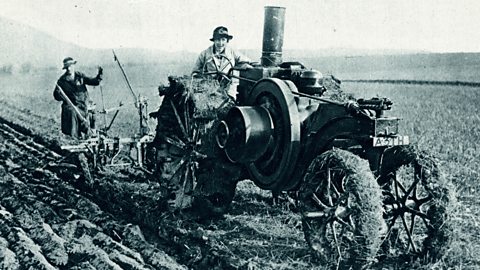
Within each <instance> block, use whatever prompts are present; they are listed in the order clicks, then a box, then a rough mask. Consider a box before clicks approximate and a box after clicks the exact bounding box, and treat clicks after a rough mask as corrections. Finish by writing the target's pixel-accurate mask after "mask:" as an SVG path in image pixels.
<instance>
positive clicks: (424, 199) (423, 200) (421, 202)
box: [415, 194, 433, 207]
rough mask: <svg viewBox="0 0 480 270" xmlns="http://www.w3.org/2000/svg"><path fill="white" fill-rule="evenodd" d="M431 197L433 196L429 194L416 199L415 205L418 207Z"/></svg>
mask: <svg viewBox="0 0 480 270" xmlns="http://www.w3.org/2000/svg"><path fill="white" fill-rule="evenodd" d="M432 199H433V196H432V195H431V194H429V195H428V196H427V197H425V198H422V199H417V200H416V201H415V202H416V203H417V207H420V206H421V205H422V204H424V203H427V202H429V201H430V200H432Z"/></svg>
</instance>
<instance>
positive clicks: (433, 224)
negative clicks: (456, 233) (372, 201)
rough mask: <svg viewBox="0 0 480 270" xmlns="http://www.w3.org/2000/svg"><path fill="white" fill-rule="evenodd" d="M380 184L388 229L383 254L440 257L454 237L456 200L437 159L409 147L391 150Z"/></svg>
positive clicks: (387, 153)
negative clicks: (451, 216)
mask: <svg viewBox="0 0 480 270" xmlns="http://www.w3.org/2000/svg"><path fill="white" fill-rule="evenodd" d="M378 183H379V185H380V186H382V191H383V195H384V199H383V205H384V211H385V213H384V218H385V221H386V223H387V228H388V231H387V233H386V235H385V236H384V239H383V244H382V252H383V254H381V255H382V256H383V257H384V258H394V257H400V256H405V255H412V254H413V255H414V256H420V257H424V258H428V259H429V260H435V259H438V258H440V257H441V255H442V253H443V251H444V250H445V249H446V247H448V243H449V240H450V237H451V235H452V226H451V224H449V216H450V215H451V214H452V211H453V209H454V207H455V205H456V198H455V196H454V194H453V188H452V185H451V183H449V182H448V181H447V179H446V178H445V177H444V176H443V175H442V174H441V172H440V169H439V166H438V164H437V162H436V161H435V159H433V158H432V157H431V156H429V155H427V154H426V153H422V152H420V151H417V150H415V149H414V148H413V147H409V146H396V147H392V148H389V149H387V150H386V151H385V152H384V154H383V157H382V161H381V165H380V170H379V175H378ZM382 256H381V257H382Z"/></svg>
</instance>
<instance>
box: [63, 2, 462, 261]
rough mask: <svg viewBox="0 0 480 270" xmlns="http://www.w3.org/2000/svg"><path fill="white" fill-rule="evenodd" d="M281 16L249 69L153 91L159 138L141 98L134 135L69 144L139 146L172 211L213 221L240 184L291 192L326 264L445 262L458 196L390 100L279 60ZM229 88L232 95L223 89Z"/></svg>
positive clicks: (99, 148)
mask: <svg viewBox="0 0 480 270" xmlns="http://www.w3.org/2000/svg"><path fill="white" fill-rule="evenodd" d="M284 22H285V8H283V7H265V19H264V28H263V47H262V56H261V60H260V62H259V63H254V64H253V67H252V68H248V69H244V68H237V67H234V66H231V67H230V68H229V70H228V72H224V71H221V70H217V71H215V72H209V73H207V74H202V75H203V76H201V78H194V77H191V76H184V77H173V76H171V77H169V84H168V85H166V86H163V85H162V86H160V87H159V89H158V90H159V95H160V96H163V102H162V105H161V106H160V108H159V110H158V111H157V112H153V113H151V114H150V116H151V117H155V118H157V120H158V125H157V128H156V130H155V133H154V134H151V133H150V132H146V130H145V128H144V127H145V125H144V124H142V123H144V122H146V112H145V109H144V108H146V104H145V106H140V105H142V104H143V103H139V101H138V100H137V101H136V102H137V103H139V105H138V106H137V108H138V109H139V116H140V123H141V124H140V131H139V134H138V136H137V135H136V136H135V137H132V138H125V139H123V140H122V139H118V138H117V139H112V138H108V137H106V136H99V137H96V138H93V139H90V140H88V141H86V142H84V143H83V144H81V145H76V146H66V147H65V149H70V150H72V151H86V150H85V149H90V150H89V151H90V152H91V153H93V154H92V156H94V159H93V160H94V161H98V162H96V163H99V164H107V163H108V164H110V165H111V164H113V163H114V161H115V159H116V157H117V156H118V153H119V152H120V150H121V149H122V146H123V147H124V146H125V145H126V146H128V147H127V148H128V149H134V150H135V151H134V152H135V157H134V158H133V159H132V163H134V164H136V165H137V167H140V168H142V169H143V170H144V171H147V172H150V173H151V174H152V175H153V176H154V178H155V179H156V180H158V181H160V182H162V183H165V185H166V187H167V189H168V190H169V191H170V192H169V193H168V194H170V195H169V196H168V197H169V198H168V200H169V203H170V205H171V206H172V209H184V208H193V209H197V210H198V212H200V213H202V214H203V216H204V217H206V218H211V217H213V216H219V215H222V214H223V213H225V212H226V211H228V206H229V205H230V203H231V202H232V200H233V197H234V195H235V189H236V185H237V183H238V182H239V181H241V180H244V179H250V180H251V181H253V182H254V183H255V184H256V185H257V186H258V187H260V188H262V189H265V190H270V191H272V194H274V196H277V195H278V194H285V193H286V194H288V196H291V197H293V198H294V199H295V200H296V201H297V203H298V204H297V206H298V207H297V209H298V212H299V213H300V215H301V217H302V228H303V231H304V235H305V239H306V242H307V244H308V246H309V247H310V249H311V251H312V253H313V255H314V256H315V257H316V258H317V259H318V260H319V261H320V262H321V263H322V264H325V265H331V266H332V267H336V268H341V269H344V268H345V269H348V268H355V269H357V268H363V267H368V265H371V264H372V263H374V261H376V260H382V259H386V258H392V257H393V256H406V255H408V256H415V257H422V258H425V259H428V260H434V259H437V258H440V257H441V256H442V254H443V253H444V251H445V249H446V246H448V242H449V237H450V235H451V233H452V227H451V225H450V224H449V222H448V221H449V218H450V214H451V211H452V209H451V207H450V206H451V205H452V202H453V201H454V200H455V197H454V196H453V194H452V190H453V189H452V187H451V184H450V183H449V182H448V181H447V179H446V177H445V176H444V175H443V174H442V172H441V170H440V168H439V165H438V163H437V161H436V159H435V158H434V157H432V156H431V155H429V154H428V153H425V152H424V151H420V150H418V148H417V147H415V146H412V145H411V144H410V141H409V137H408V136H406V135H404V134H401V132H400V130H399V121H400V119H399V118H398V117H392V116H388V111H389V110H391V108H392V106H393V102H392V101H391V100H390V99H388V98H380V97H375V98H370V99H355V98H352V97H350V96H348V95H346V94H344V93H343V92H342V91H341V88H340V86H341V81H340V80H338V79H337V78H335V77H334V76H332V75H330V76H324V75H323V74H322V73H321V72H319V71H317V70H314V69H311V68H307V67H305V66H304V65H303V64H301V63H299V62H283V59H282V58H283V57H282V47H283V35H284ZM115 59H116V60H117V58H115ZM120 67H121V66H120ZM122 72H123V69H122ZM124 75H125V74H124ZM125 78H126V76H125ZM235 81H238V85H236V84H235ZM127 82H128V80H127ZM232 86H234V87H235V86H236V90H237V96H236V98H235V99H232V98H230V97H229V96H228V95H227V94H226V92H227V91H225V89H226V88H227V87H232ZM132 93H133V92H132ZM139 100H140V99H139ZM137 103H136V104H137ZM124 148H125V147H124ZM92 149H93V150H92ZM109 153H110V154H109ZM84 163H86V162H84ZM90 163H92V162H90ZM94 163H95V162H94ZM83 167H86V166H83Z"/></svg>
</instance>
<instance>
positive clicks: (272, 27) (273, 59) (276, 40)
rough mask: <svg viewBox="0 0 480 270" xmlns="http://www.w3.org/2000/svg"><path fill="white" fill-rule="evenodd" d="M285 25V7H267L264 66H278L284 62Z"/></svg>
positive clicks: (263, 53)
mask: <svg viewBox="0 0 480 270" xmlns="http://www.w3.org/2000/svg"><path fill="white" fill-rule="evenodd" d="M284 25H285V8H284V7H265V19H264V24H263V47H262V58H261V63H262V66H266V67H270V66H278V65H280V64H281V63H282V47H283V32H284V31H283V29H284Z"/></svg>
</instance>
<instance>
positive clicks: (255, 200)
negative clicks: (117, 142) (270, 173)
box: [0, 100, 315, 269]
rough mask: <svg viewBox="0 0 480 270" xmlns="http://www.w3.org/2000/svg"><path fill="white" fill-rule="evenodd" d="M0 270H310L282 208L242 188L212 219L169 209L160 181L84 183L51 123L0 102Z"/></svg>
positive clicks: (130, 177)
mask: <svg viewBox="0 0 480 270" xmlns="http://www.w3.org/2000/svg"><path fill="white" fill-rule="evenodd" d="M0 102H1V106H0V108H1V109H0V110H1V114H0V115H1V118H0V179H2V180H1V181H0V269H302V268H303V269H308V268H311V267H315V263H314V262H312V259H311V258H310V254H309V252H308V249H307V246H306V243H305V241H304V239H303V233H302V231H301V222H300V217H299V215H297V214H296V213H295V211H291V210H290V209H288V205H289V204H288V203H285V204H278V205H275V206H274V205H272V203H271V201H272V199H271V195H270V193H268V192H264V191H261V190H259V189H257V188H256V187H255V186H254V185H253V184H252V183H251V182H249V181H243V182H241V183H240V184H239V187H238V188H237V194H236V197H235V199H234V202H233V204H232V206H231V209H230V211H229V213H228V214H227V215H225V216H222V217H219V218H215V219H204V218H199V217H198V216H197V215H191V214H190V213H188V212H184V213H179V212H171V211H167V205H166V203H165V198H164V196H165V194H164V191H163V190H162V188H161V185H160V183H158V182H157V181H155V179H152V177H151V176H149V175H148V174H145V173H143V172H142V171H139V170H135V169H132V168H128V167H125V168H116V169H112V170H107V171H104V172H102V173H96V174H95V175H94V179H95V181H94V182H93V183H88V184H87V183H86V182H85V181H84V178H83V176H82V173H81V171H80V170H79V169H78V168H76V167H75V166H73V164H75V158H74V157H69V158H66V159H64V157H65V156H66V153H64V152H62V151H61V150H60V148H59V146H60V144H61V143H64V142H65V140H63V139H62V136H61V135H60V134H59V131H58V123H56V122H55V121H54V120H52V119H50V118H48V117H44V116H41V115H37V114H35V113H33V112H32V111H30V110H27V109H23V108H17V107H15V106H13V105H11V104H10V103H9V102H8V101H5V100H2V101H0Z"/></svg>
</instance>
